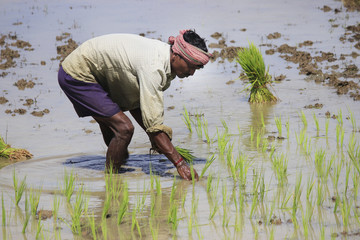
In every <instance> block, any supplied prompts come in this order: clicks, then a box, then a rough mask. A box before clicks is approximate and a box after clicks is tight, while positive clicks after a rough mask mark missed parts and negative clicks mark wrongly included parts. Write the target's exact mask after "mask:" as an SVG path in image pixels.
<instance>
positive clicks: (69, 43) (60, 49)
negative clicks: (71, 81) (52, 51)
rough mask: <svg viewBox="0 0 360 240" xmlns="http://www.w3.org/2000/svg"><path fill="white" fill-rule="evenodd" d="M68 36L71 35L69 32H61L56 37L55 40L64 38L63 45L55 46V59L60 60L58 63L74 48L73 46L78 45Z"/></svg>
mask: <svg viewBox="0 0 360 240" xmlns="http://www.w3.org/2000/svg"><path fill="white" fill-rule="evenodd" d="M70 36H71V35H70V34H69V33H63V34H62V35H61V36H57V37H56V41H63V40H65V43H66V44H65V45H60V46H57V47H56V51H57V54H58V56H57V57H56V59H57V60H60V64H61V63H62V61H64V59H65V58H66V57H67V56H68V55H69V54H70V53H71V52H72V51H74V50H75V48H77V47H78V46H79V45H78V44H77V43H76V42H75V41H74V40H73V39H72V38H70Z"/></svg>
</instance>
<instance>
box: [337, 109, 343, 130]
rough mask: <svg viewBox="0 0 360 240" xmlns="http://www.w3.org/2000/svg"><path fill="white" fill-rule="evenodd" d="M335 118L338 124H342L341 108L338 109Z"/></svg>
mask: <svg viewBox="0 0 360 240" xmlns="http://www.w3.org/2000/svg"><path fill="white" fill-rule="evenodd" d="M336 119H337V121H338V124H339V125H340V126H343V124H344V121H343V115H342V111H341V109H340V110H339V112H338V115H337V117H336Z"/></svg>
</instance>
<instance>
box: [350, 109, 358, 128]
mask: <svg viewBox="0 0 360 240" xmlns="http://www.w3.org/2000/svg"><path fill="white" fill-rule="evenodd" d="M349 113H350V121H351V125H352V129H353V132H356V131H357V128H356V119H355V117H354V113H353V112H352V111H350V110H349Z"/></svg>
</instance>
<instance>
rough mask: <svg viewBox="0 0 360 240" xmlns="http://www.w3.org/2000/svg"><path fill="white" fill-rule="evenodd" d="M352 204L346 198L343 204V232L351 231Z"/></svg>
mask: <svg viewBox="0 0 360 240" xmlns="http://www.w3.org/2000/svg"><path fill="white" fill-rule="evenodd" d="M351 205H352V202H350V203H348V202H347V199H346V197H345V196H344V198H343V200H342V202H341V217H342V220H343V227H344V229H343V231H344V232H347V231H348V229H349V221H350V210H351V207H350V206H351Z"/></svg>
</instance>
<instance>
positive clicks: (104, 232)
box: [101, 221, 108, 239]
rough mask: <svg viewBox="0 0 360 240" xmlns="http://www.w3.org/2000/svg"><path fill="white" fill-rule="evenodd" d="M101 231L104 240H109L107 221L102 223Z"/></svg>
mask: <svg viewBox="0 0 360 240" xmlns="http://www.w3.org/2000/svg"><path fill="white" fill-rule="evenodd" d="M101 231H102V236H103V239H108V237H107V236H108V227H107V224H106V221H101Z"/></svg>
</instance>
